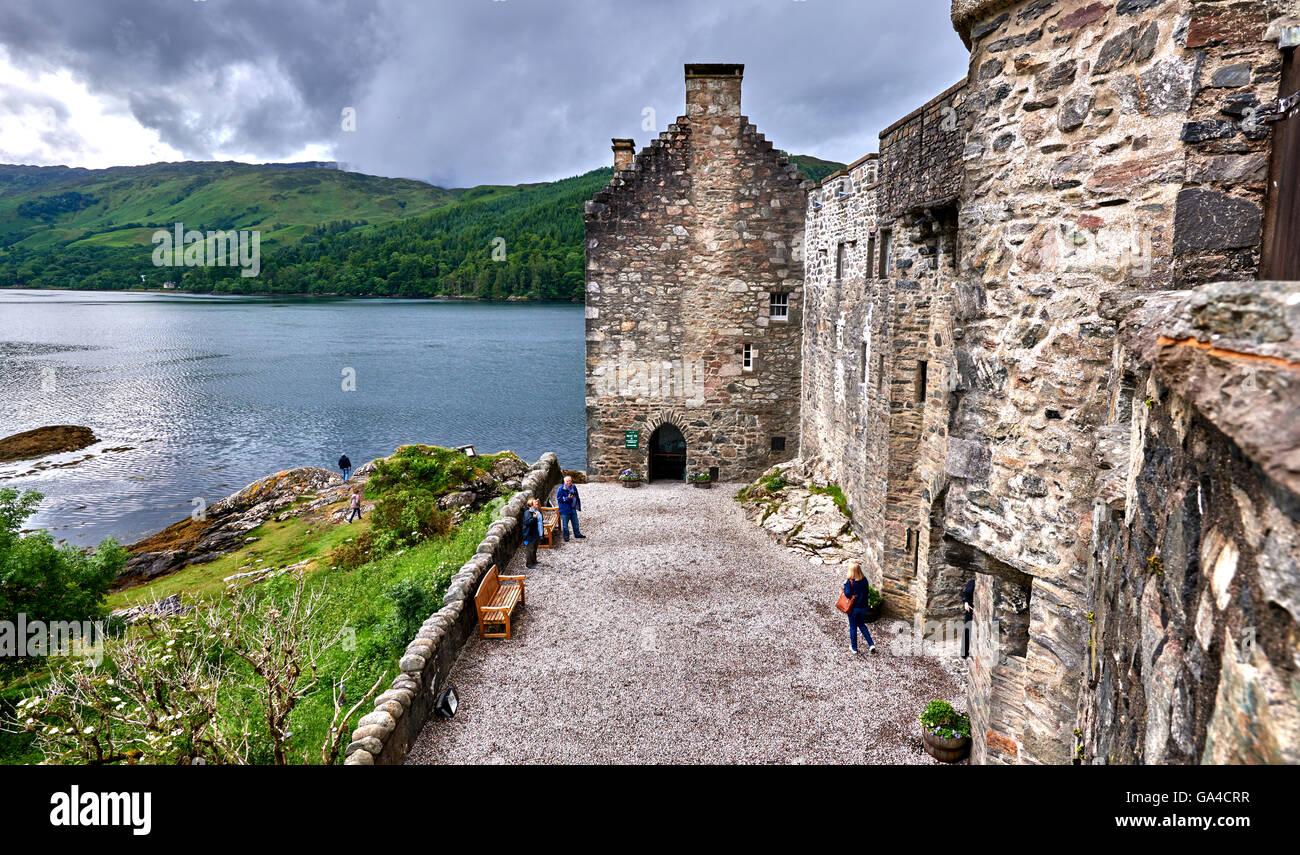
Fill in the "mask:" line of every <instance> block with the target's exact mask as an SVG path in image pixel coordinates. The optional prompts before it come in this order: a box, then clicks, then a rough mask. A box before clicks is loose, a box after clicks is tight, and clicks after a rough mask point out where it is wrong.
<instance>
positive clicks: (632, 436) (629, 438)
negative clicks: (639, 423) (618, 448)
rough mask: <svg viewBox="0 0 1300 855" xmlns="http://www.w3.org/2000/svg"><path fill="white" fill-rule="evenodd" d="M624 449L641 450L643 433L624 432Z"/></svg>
mask: <svg viewBox="0 0 1300 855" xmlns="http://www.w3.org/2000/svg"><path fill="white" fill-rule="evenodd" d="M623 447H624V448H640V447H641V431H639V430H629V431H624V432H623Z"/></svg>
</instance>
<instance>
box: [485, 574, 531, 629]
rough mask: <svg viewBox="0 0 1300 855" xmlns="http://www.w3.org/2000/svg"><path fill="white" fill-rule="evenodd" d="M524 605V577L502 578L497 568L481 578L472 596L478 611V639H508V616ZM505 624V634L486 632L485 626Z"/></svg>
mask: <svg viewBox="0 0 1300 855" xmlns="http://www.w3.org/2000/svg"><path fill="white" fill-rule="evenodd" d="M523 605H524V577H523V576H502V575H501V574H500V573H498V572H497V566H496V565H495V564H493V565H492V569H491V570H489V571H488V572H487V575H486V576H484V577H483V581H482V582H480V583H479V586H478V593H477V594H475V595H474V607H475V608H476V609H477V610H478V634H479V638H509V637H510V615H511V613H512V612H513V611H514V610H515V608H516V607H519V608H523ZM503 623H504V624H505V632H488V631H487V625H488V624H493V625H499V624H503Z"/></svg>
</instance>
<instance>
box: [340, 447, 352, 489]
mask: <svg viewBox="0 0 1300 855" xmlns="http://www.w3.org/2000/svg"><path fill="white" fill-rule="evenodd" d="M339 468H340V469H342V470H343V483H344V484H346V483H348V479H349V478H351V477H352V461H351V460H348V456H347V455H346V454H345V455H343V456H342V457H340V458H339Z"/></svg>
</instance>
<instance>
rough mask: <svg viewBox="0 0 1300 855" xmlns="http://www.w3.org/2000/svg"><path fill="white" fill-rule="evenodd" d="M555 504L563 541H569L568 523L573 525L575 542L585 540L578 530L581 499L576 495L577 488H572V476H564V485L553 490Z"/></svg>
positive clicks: (584, 536)
mask: <svg viewBox="0 0 1300 855" xmlns="http://www.w3.org/2000/svg"><path fill="white" fill-rule="evenodd" d="M555 504H556V505H557V506H558V507H559V509H560V528H561V530H562V531H563V532H564V540H565V542H566V543H567V542H568V540H569V523H573V536H574V538H576V539H577V540H586V535H584V534H583V533H582V532H581V531H580V530H579V529H578V511H580V510H582V497H581V496H579V495H578V488H577V487H575V486H573V476H571V475H565V476H564V483H563V484H561V485H560V486H559V487H558V488H556V490H555Z"/></svg>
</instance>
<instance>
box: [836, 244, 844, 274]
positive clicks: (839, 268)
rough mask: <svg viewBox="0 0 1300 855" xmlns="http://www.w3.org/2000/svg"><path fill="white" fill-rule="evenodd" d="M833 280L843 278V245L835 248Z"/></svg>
mask: <svg viewBox="0 0 1300 855" xmlns="http://www.w3.org/2000/svg"><path fill="white" fill-rule="evenodd" d="M835 278H836V279H843V278H844V243H843V242H840V243H839V244H837V245H836V246H835Z"/></svg>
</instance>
